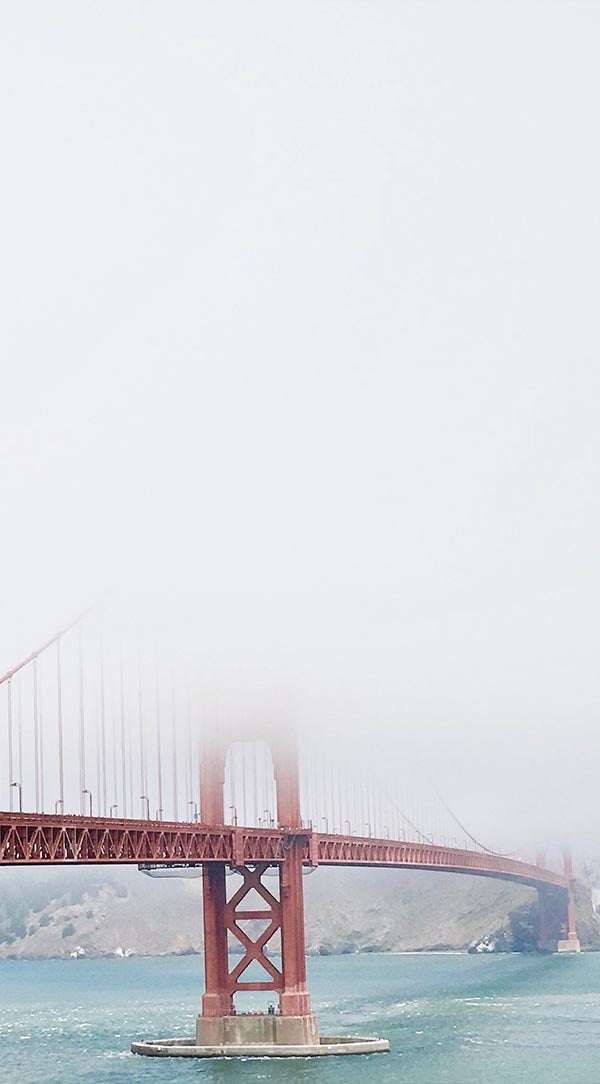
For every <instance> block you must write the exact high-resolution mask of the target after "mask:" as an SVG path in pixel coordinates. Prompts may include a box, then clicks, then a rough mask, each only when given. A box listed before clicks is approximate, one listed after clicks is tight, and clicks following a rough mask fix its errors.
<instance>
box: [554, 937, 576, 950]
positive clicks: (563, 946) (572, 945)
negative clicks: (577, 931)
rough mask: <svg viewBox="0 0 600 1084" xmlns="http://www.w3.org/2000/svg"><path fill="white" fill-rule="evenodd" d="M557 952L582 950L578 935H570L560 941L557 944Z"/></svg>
mask: <svg viewBox="0 0 600 1084" xmlns="http://www.w3.org/2000/svg"><path fill="white" fill-rule="evenodd" d="M556 951H557V952H581V945H580V944H579V938H578V937H569V938H568V940H566V941H558V942H557V944H556Z"/></svg>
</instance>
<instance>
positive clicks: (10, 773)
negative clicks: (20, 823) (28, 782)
mask: <svg viewBox="0 0 600 1084" xmlns="http://www.w3.org/2000/svg"><path fill="white" fill-rule="evenodd" d="M11 684H12V678H9V679H8V681H7V683H6V695H7V703H6V713H7V720H8V800H9V809H10V811H11V813H12V807H13V790H14V789H15V788H14V787H13V783H14V779H13V733H12V688H11ZM19 782H20V783H21V785H22V784H23V780H22V779H20V780H19Z"/></svg>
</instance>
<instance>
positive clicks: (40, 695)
mask: <svg viewBox="0 0 600 1084" xmlns="http://www.w3.org/2000/svg"><path fill="white" fill-rule="evenodd" d="M41 663H42V657H41V656H40V672H39V674H38V677H39V681H38V723H39V736H40V810H41V812H42V813H43V812H44V707H43V689H44V687H43V682H42V665H41Z"/></svg>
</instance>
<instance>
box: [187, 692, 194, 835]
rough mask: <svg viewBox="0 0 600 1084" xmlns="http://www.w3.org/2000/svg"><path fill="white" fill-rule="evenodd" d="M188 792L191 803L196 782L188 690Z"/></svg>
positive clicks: (189, 807) (189, 810) (189, 808)
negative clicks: (193, 767) (194, 782)
mask: <svg viewBox="0 0 600 1084" xmlns="http://www.w3.org/2000/svg"><path fill="white" fill-rule="evenodd" d="M187 746H188V749H187V754H188V755H187V792H188V799H187V800H188V802H189V803H191V802H193V800H194V784H193V781H192V705H191V702H190V692H189V689H188V692H187ZM188 813H189V819H190V820H191V819H192V806H191V804H189V805H188Z"/></svg>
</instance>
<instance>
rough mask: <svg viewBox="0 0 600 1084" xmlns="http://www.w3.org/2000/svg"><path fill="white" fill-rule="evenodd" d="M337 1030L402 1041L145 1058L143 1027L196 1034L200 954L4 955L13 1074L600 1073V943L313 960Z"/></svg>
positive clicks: (529, 1082)
mask: <svg viewBox="0 0 600 1084" xmlns="http://www.w3.org/2000/svg"><path fill="white" fill-rule="evenodd" d="M309 981H310V988H311V992H312V995H313V1003H314V1006H315V1008H316V1010H317V1012H318V1014H319V1019H320V1022H321V1029H322V1031H323V1033H324V1034H344V1033H352V1032H354V1033H359V1034H371V1035H380V1036H385V1037H386V1038H389V1039H390V1041H391V1043H392V1052H391V1053H390V1054H383V1055H370V1056H368V1057H353V1058H339V1059H338V1058H331V1059H318V1060H314V1059H313V1060H310V1059H302V1060H293V1061H289V1062H281V1061H278V1062H274V1061H265V1060H260V1061H256V1060H247V1061H241V1062H240V1061H237V1060H236V1061H233V1060H219V1061H212V1062H202V1061H189V1060H173V1061H166V1060H163V1059H145V1058H140V1057H136V1056H134V1055H132V1054H130V1053H129V1043H130V1041H131V1040H132V1039H134V1038H142V1037H152V1038H159V1037H167V1036H175V1035H191V1034H193V1025H194V1017H195V1013H196V1011H197V1006H198V1002H199V997H200V990H201V965H200V960H199V959H198V957H181V958H169V959H128V960H93V961H92V960H68V961H58V960H56V961H53V960H48V961H43V962H16V961H14V962H13V961H7V962H4V963H0V1082H1V1084H14V1082H19V1084H141V1082H144V1084H154V1082H159V1081H160V1082H161V1084H179V1082H180V1081H181V1082H182V1081H202V1084H204V1082H206V1084H213V1082H217V1081H218V1082H222V1084H229V1082H231V1084H233V1082H238V1081H241V1082H246V1081H247V1082H251V1081H252V1082H254V1081H256V1082H258V1081H269V1082H272V1081H277V1082H282V1084H287V1082H292V1081H293V1082H294V1084H298V1082H300V1084H303V1082H306V1084H312V1082H315V1084H316V1082H317V1081H318V1082H319V1084H329V1082H331V1084H354V1082H356V1084H370V1082H371V1081H372V1082H373V1084H374V1082H377V1084H392V1082H393V1084H400V1082H402V1081H406V1082H407V1084H484V1082H488V1081H490V1082H492V1084H596V1082H597V1081H599V1080H600V954H596V955H594V954H592V955H584V956H581V957H556V956H548V957H533V956H532V957H520V956H460V955H455V956H443V955H439V956H420V955H414V956H375V955H372V956H342V957H326V958H319V959H311V960H309Z"/></svg>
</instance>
